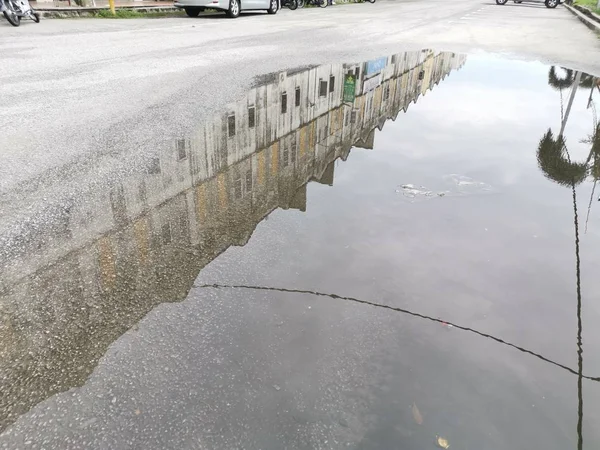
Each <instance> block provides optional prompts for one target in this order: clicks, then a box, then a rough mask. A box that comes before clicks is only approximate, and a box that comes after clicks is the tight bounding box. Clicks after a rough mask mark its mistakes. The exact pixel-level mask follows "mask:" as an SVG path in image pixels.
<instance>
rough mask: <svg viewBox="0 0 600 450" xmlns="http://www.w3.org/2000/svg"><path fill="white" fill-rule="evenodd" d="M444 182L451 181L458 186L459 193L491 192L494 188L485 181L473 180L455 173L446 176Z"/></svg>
mask: <svg viewBox="0 0 600 450" xmlns="http://www.w3.org/2000/svg"><path fill="white" fill-rule="evenodd" d="M444 180H446V181H450V182H452V183H454V184H455V185H456V187H457V188H458V191H459V193H473V192H480V191H491V190H492V186H490V185H489V184H487V183H484V182H483V181H477V180H474V179H473V178H470V177H466V176H464V175H457V174H455V173H453V174H450V175H446V176H444Z"/></svg>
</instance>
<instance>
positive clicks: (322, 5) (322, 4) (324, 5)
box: [302, 0, 329, 8]
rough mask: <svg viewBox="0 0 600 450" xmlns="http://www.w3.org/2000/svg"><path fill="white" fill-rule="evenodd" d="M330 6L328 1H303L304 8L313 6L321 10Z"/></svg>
mask: <svg viewBox="0 0 600 450" xmlns="http://www.w3.org/2000/svg"><path fill="white" fill-rule="evenodd" d="M328 4H329V2H328V0H305V1H303V4H302V7H303V6H304V5H313V6H318V7H320V8H327V6H328Z"/></svg>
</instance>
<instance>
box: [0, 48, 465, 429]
mask: <svg viewBox="0 0 600 450" xmlns="http://www.w3.org/2000/svg"><path fill="white" fill-rule="evenodd" d="M464 61H465V57H464V56H460V55H455V54H451V53H435V52H432V51H421V52H410V53H402V54H396V55H393V56H391V57H389V58H382V59H380V60H377V61H376V64H375V63H373V62H372V63H371V64H369V63H362V64H338V65H331V66H321V67H316V68H311V69H306V70H302V71H288V72H282V73H279V74H275V75H273V76H272V77H269V78H268V79H264V80H262V82H263V83H264V84H261V85H260V86H258V87H256V88H254V89H252V90H251V91H250V92H248V94H247V95H246V98H244V99H243V100H241V101H239V102H237V103H236V104H234V105H231V106H230V107H229V108H228V110H227V111H226V112H225V113H224V114H222V115H220V116H219V117H216V118H215V119H214V120H212V121H209V122H206V123H205V124H204V125H203V126H202V127H201V128H200V129H199V130H198V132H197V133H196V134H195V135H193V136H191V137H189V138H185V139H180V140H178V141H177V142H175V143H174V145H173V147H172V148H170V149H168V150H167V151H164V152H162V153H160V155H159V156H158V157H156V158H155V159H153V160H152V161H151V162H150V164H149V165H148V167H147V168H146V170H145V171H144V172H143V173H137V174H133V175H131V176H129V177H126V178H125V179H123V180H121V181H120V182H119V183H117V184H116V185H114V186H112V188H110V189H109V190H106V189H104V188H101V187H97V188H95V190H92V191H90V192H87V193H86V194H85V195H84V196H81V198H79V197H78V198H67V199H62V200H60V201H56V202H54V203H52V204H47V202H46V201H45V200H44V201H39V202H38V203H36V204H37V205H38V208H39V209H38V211H37V212H36V213H35V214H34V213H31V214H30V215H29V216H27V217H25V218H23V217H4V218H2V220H3V222H2V223H0V241H2V242H3V243H4V245H3V246H2V247H1V248H0V266H3V272H2V275H1V277H0V391H1V392H2V396H1V398H0V430H1V429H4V428H5V427H6V426H7V425H9V424H10V423H12V422H13V421H15V420H16V418H17V417H18V416H19V415H20V414H23V413H24V412H26V411H27V410H29V409H30V408H31V407H32V406H34V405H35V404H37V403H38V402H40V401H42V400H44V399H45V398H47V397H49V396H50V395H53V394H55V393H57V392H60V391H64V390H66V389H69V388H71V387H73V386H78V385H81V384H83V383H84V381H85V379H86V378H87V377H88V375H89V374H90V373H91V372H92V370H93V369H94V367H95V366H96V365H97V363H98V361H99V359H100V358H101V357H102V355H103V354H104V353H105V352H106V350H107V348H108V346H109V345H110V344H111V343H112V342H113V341H115V340H116V339H117V338H118V337H119V336H120V335H122V334H123V333H124V332H125V331H127V330H128V329H130V328H131V327H132V326H134V325H135V324H136V323H137V322H138V321H139V320H140V319H141V318H142V317H144V316H145V315H146V314H147V313H148V312H149V311H150V310H152V309H153V308H154V307H155V306H156V305H158V304H160V303H163V302H175V301H180V300H183V299H184V298H185V297H186V296H187V294H188V292H189V290H190V289H191V287H192V286H193V282H194V280H195V279H196V277H197V275H198V273H199V271H200V270H201V269H202V268H203V267H204V266H205V265H207V264H208V263H209V262H210V261H212V260H213V259H214V258H215V257H216V256H218V255H219V254H221V253H222V252H224V251H225V250H226V249H227V248H228V247H230V246H232V245H237V246H241V245H244V244H245V243H246V242H247V241H248V239H249V238H250V236H251V234H252V232H253V231H254V229H255V227H256V226H257V224H258V223H259V222H260V221H261V220H262V219H263V218H265V217H266V216H267V215H268V214H269V213H270V212H272V211H273V210H274V209H276V208H283V209H288V208H292V209H298V210H300V211H305V210H306V185H307V183H308V182H309V181H316V182H319V183H324V184H332V183H333V172H334V161H335V160H336V159H337V158H341V159H342V160H345V159H346V158H347V157H348V154H349V152H350V149H351V148H352V147H353V146H356V147H362V148H367V149H372V148H373V145H374V139H375V129H376V128H378V129H381V128H382V127H383V125H384V123H385V121H386V120H387V119H390V118H391V119H392V120H395V119H396V117H397V115H398V113H399V111H400V110H404V111H406V109H407V108H408V106H409V104H410V103H411V102H416V101H417V99H418V98H419V96H420V95H422V94H425V93H426V91H427V90H429V89H432V88H433V87H434V85H436V84H437V83H439V82H440V81H441V80H443V79H444V78H445V77H446V76H447V75H448V74H449V73H450V71H451V70H453V69H458V68H460V67H461V66H462V65H463V64H464ZM350 75H352V77H349V76H350ZM345 78H348V79H349V80H353V79H355V81H356V85H355V86H354V89H353V92H352V89H348V86H345V85H344V84H345V83H344V81H345V80H344V79H345ZM34 209H35V208H33V209H31V210H32V211H33V210H34Z"/></svg>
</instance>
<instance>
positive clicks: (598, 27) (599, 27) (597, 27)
mask: <svg viewBox="0 0 600 450" xmlns="http://www.w3.org/2000/svg"><path fill="white" fill-rule="evenodd" d="M563 6H564V7H565V8H567V9H568V10H569V11H571V13H572V14H573V15H575V17H577V18H578V19H579V20H581V21H582V22H583V23H584V25H585V26H587V27H588V28H589V29H590V30H593V31H596V32H597V33H600V23H598V22H596V21H595V20H593V19H591V18H589V17H588V16H586V15H585V14H583V13H582V12H579V11H578V10H577V9H575V8H573V7H572V6H570V5H567V4H566V3H563Z"/></svg>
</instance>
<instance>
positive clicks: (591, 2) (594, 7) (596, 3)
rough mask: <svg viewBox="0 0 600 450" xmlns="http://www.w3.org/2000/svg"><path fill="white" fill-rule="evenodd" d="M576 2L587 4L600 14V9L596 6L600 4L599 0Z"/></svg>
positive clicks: (578, 0) (586, 5) (577, 3)
mask: <svg viewBox="0 0 600 450" xmlns="http://www.w3.org/2000/svg"><path fill="white" fill-rule="evenodd" d="M575 4H576V5H581V6H585V7H587V8H589V9H591V10H592V11H594V12H595V13H596V14H600V9H598V8H596V6H597V5H598V0H575Z"/></svg>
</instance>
